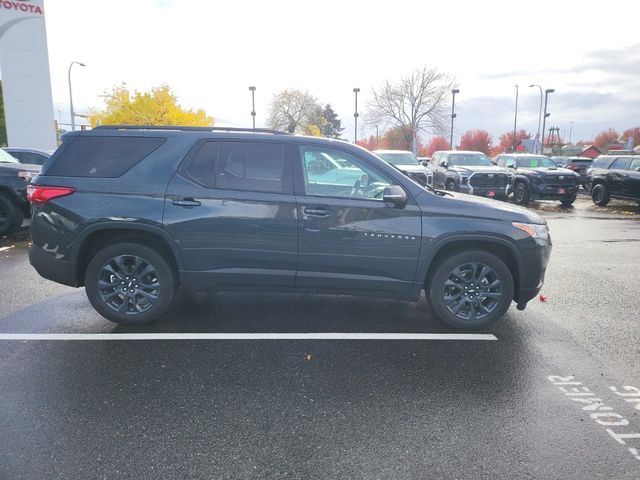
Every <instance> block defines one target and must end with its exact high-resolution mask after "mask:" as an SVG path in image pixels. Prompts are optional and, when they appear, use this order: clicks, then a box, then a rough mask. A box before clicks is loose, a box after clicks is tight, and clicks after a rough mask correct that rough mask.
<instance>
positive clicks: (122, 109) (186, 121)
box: [89, 83, 215, 127]
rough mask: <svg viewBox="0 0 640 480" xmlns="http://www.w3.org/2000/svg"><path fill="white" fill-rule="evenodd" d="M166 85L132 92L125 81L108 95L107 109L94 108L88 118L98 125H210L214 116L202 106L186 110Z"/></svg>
mask: <svg viewBox="0 0 640 480" xmlns="http://www.w3.org/2000/svg"><path fill="white" fill-rule="evenodd" d="M177 100H178V99H177V98H176V96H175V95H174V94H173V93H172V92H171V89H170V88H169V86H167V85H161V86H160V87H157V88H152V89H151V91H150V92H134V93H133V94H131V93H130V92H129V89H128V88H127V86H126V85H125V84H124V83H123V84H122V85H120V86H116V87H114V88H113V90H112V91H111V93H109V94H107V95H106V99H105V103H106V108H105V109H104V110H102V111H92V112H91V114H90V115H89V121H90V123H91V126H92V127H95V126H97V125H185V126H196V127H211V126H213V124H214V123H215V120H214V118H213V117H210V116H208V115H207V113H206V112H205V111H204V110H203V109H199V110H185V109H183V108H182V107H180V105H179V104H178V101H177Z"/></svg>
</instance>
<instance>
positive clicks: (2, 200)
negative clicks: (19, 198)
mask: <svg viewBox="0 0 640 480" xmlns="http://www.w3.org/2000/svg"><path fill="white" fill-rule="evenodd" d="M22 220H24V213H23V211H22V209H21V208H20V205H17V204H16V202H14V201H13V200H11V199H10V198H8V197H7V196H6V195H3V194H1V193H0V235H11V234H12V233H13V232H15V231H16V230H18V229H19V228H20V227H21V226H22Z"/></svg>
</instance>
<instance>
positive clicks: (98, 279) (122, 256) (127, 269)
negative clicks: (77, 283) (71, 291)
mask: <svg viewBox="0 0 640 480" xmlns="http://www.w3.org/2000/svg"><path fill="white" fill-rule="evenodd" d="M138 262H139V263H138ZM84 281H85V290H86V293H87V297H88V298H89V301H90V302H91V305H93V308H95V309H96V310H97V311H98V313H100V315H102V316H103V317H105V318H106V319H107V320H110V321H112V322H115V323H119V324H121V325H141V324H144V323H149V322H152V321H154V320H156V319H158V318H159V317H161V316H162V315H163V314H164V313H165V312H166V311H167V309H168V308H169V307H170V306H171V304H172V302H173V297H174V294H175V290H176V287H175V285H176V279H175V277H174V274H173V270H172V269H171V267H170V266H169V263H168V262H167V260H166V259H165V258H164V257H163V256H162V255H160V254H159V253H158V252H157V251H155V250H153V249H152V248H149V247H145V246H144V245H140V244H138V243H129V242H127V243H117V244H115V245H110V246H108V247H105V248H104V249H102V250H100V251H99V252H98V253H96V254H95V255H94V256H93V258H92V259H91V260H90V261H89V265H88V266H87V270H86V272H85V279H84ZM99 283H100V284H101V285H100V286H99ZM140 285H142V286H141V287H140ZM125 301H126V305H125Z"/></svg>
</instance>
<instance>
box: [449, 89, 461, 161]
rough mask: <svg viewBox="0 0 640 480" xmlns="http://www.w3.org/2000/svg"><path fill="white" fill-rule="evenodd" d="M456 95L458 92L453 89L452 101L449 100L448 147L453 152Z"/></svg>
mask: <svg viewBox="0 0 640 480" xmlns="http://www.w3.org/2000/svg"><path fill="white" fill-rule="evenodd" d="M456 93H460V90H459V89H457V88H454V89H453V90H451V94H452V95H453V99H452V100H451V134H450V135H449V146H450V147H451V149H452V150H453V149H454V148H453V119H454V118H456V113H455V111H456Z"/></svg>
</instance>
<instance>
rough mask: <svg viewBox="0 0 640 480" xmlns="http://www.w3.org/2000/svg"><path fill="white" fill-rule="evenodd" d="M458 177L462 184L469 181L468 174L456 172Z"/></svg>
mask: <svg viewBox="0 0 640 480" xmlns="http://www.w3.org/2000/svg"><path fill="white" fill-rule="evenodd" d="M458 178H459V179H460V183H461V184H463V185H467V184H468V183H469V175H463V174H462V173H460V172H458Z"/></svg>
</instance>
